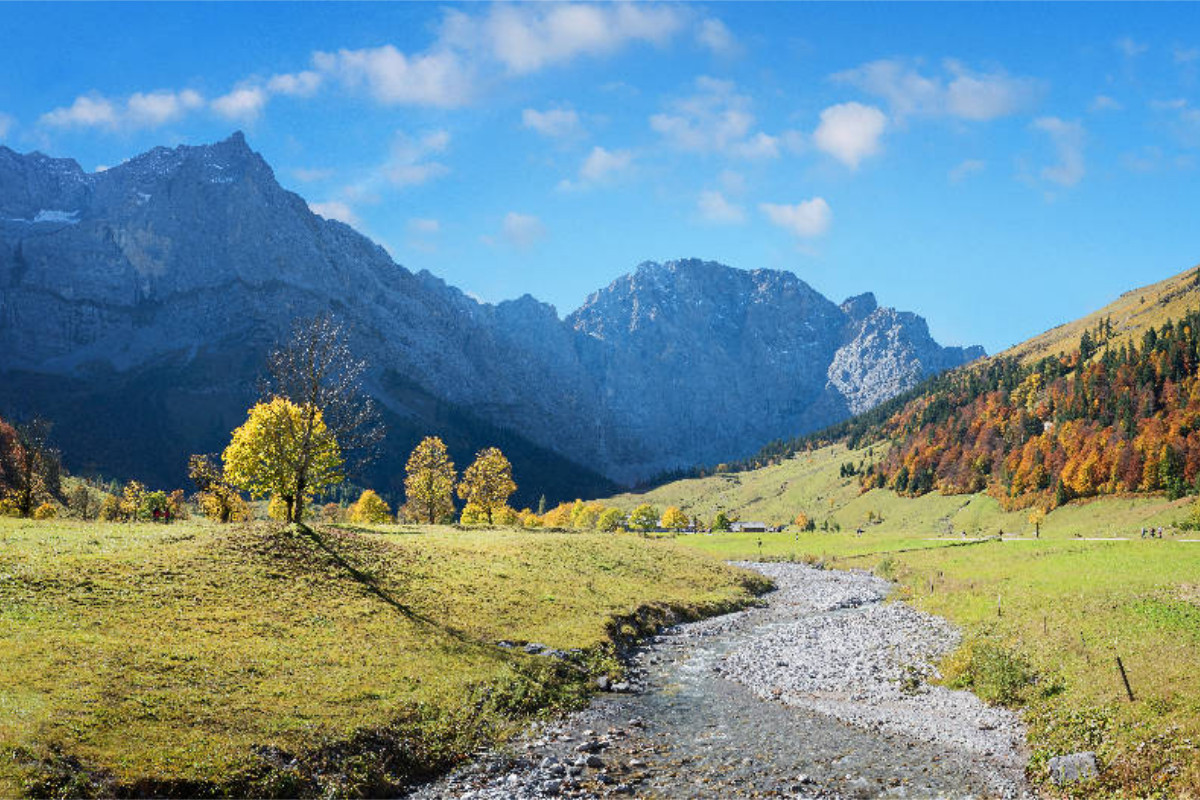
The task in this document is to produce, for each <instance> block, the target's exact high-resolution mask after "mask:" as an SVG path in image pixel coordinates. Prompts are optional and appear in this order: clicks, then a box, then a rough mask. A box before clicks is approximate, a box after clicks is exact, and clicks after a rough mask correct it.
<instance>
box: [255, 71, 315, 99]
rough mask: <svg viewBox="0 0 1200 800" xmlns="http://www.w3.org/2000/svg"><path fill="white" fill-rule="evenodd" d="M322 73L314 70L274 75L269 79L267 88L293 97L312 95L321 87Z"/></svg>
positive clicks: (272, 91)
mask: <svg viewBox="0 0 1200 800" xmlns="http://www.w3.org/2000/svg"><path fill="white" fill-rule="evenodd" d="M321 82H322V78H321V74H320V73H319V72H313V71H312V70H304V71H303V72H293V73H284V74H282V75H274V76H272V77H271V79H270V80H268V81H267V90H268V91H270V92H271V93H272V94H286V95H290V96H292V97H312V96H313V95H314V94H316V93H317V90H318V89H320V88H321Z"/></svg>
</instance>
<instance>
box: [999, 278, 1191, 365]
mask: <svg viewBox="0 0 1200 800" xmlns="http://www.w3.org/2000/svg"><path fill="white" fill-rule="evenodd" d="M1198 270H1200V267H1193V268H1191V269H1188V270H1185V271H1184V272H1181V273H1179V274H1178V275H1172V276H1171V277H1170V278H1167V279H1165V280H1161V281H1159V282H1158V283H1152V284H1150V285H1149V286H1143V287H1141V288H1140V289H1131V290H1129V291H1128V292H1125V293H1124V294H1122V295H1121V296H1120V297H1119V298H1117V299H1116V300H1115V301H1113V302H1112V303H1109V304H1108V305H1106V306H1104V308H1101V309H1099V310H1097V311H1094V312H1092V313H1091V314H1088V315H1086V316H1083V317H1080V318H1079V319H1077V320H1073V321H1071V322H1066V323H1063V324H1062V325H1058V326H1056V327H1054V328H1051V329H1050V330H1048V331H1046V332H1045V333H1042V334H1039V335H1037V336H1034V337H1033V338H1032V339H1028V340H1026V341H1024V342H1022V343H1021V344H1018V345H1015V346H1013V347H1010V348H1009V349H1008V350H1005V351H1004V352H1002V353H998V354H996V356H995V358H1009V357H1013V358H1019V359H1021V360H1022V361H1037V360H1038V359H1040V358H1045V357H1046V356H1053V355H1061V354H1063V353H1068V352H1071V351H1074V350H1077V349H1078V348H1079V340H1080V338H1081V337H1082V336H1083V332H1084V331H1087V330H1092V329H1094V328H1095V327H1096V326H1097V325H1099V324H1100V321H1101V320H1106V319H1107V320H1109V321H1111V323H1112V327H1113V332H1114V334H1115V340H1116V341H1115V342H1114V344H1118V345H1119V344H1120V343H1121V342H1122V341H1131V340H1134V339H1140V338H1141V336H1142V334H1143V333H1145V332H1146V330H1147V329H1148V328H1151V327H1155V328H1156V327H1159V326H1160V325H1162V324H1163V323H1164V322H1166V321H1167V320H1169V319H1176V320H1177V319H1179V318H1181V317H1182V316H1183V315H1184V314H1185V313H1186V312H1187V311H1191V310H1195V309H1197V308H1200V272H1198Z"/></svg>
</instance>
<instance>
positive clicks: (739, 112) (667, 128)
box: [650, 76, 779, 158]
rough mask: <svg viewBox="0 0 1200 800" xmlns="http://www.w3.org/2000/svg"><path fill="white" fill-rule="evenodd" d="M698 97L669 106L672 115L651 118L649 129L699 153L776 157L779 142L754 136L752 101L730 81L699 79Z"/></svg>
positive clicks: (704, 77)
mask: <svg viewBox="0 0 1200 800" xmlns="http://www.w3.org/2000/svg"><path fill="white" fill-rule="evenodd" d="M696 88H697V92H696V94H694V95H692V96H691V97H685V98H683V99H681V100H676V101H674V102H673V103H671V104H670V107H669V108H670V111H669V113H661V114H654V115H653V116H651V117H650V128H651V129H652V130H654V131H655V132H656V133H658V134H659V135H661V136H662V137H663V138H664V139H665V140H666V141H667V143H668V144H669V145H671V146H672V147H674V148H676V149H679V150H687V151H691V152H697V153H723V154H725V155H729V156H735V157H738V158H777V157H778V156H779V139H778V137H774V136H770V135H768V134H766V133H763V132H761V131H760V132H757V133H751V131H752V129H753V127H754V123H755V118H754V114H753V113H751V111H750V106H751V102H750V98H749V97H748V96H747V95H743V94H738V92H737V91H736V87H735V86H734V84H733V83H732V82H731V81H722V80H717V79H715V78H710V77H707V76H701V77H699V78H697V79H696Z"/></svg>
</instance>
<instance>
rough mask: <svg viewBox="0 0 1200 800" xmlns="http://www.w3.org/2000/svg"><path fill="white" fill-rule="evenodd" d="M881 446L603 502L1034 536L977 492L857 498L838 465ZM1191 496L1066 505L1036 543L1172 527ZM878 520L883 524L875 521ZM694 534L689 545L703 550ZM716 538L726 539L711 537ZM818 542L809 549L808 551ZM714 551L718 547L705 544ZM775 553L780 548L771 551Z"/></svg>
mask: <svg viewBox="0 0 1200 800" xmlns="http://www.w3.org/2000/svg"><path fill="white" fill-rule="evenodd" d="M886 448H887V445H886V444H878V445H875V446H873V447H864V448H862V449H860V450H847V448H846V447H845V445H840V444H836V445H831V446H829V447H822V448H820V449H817V450H812V451H810V452H804V453H800V454H798V455H796V456H795V457H793V458H789V459H786V460H784V461H782V462H781V463H779V464H776V465H774V466H770V467H764V468H762V469H757V470H751V471H748V472H737V473H721V474H717V475H710V476H708V477H705V478H689V479H687V480H681V481H675V482H673V483H668V484H665V485H663V486H659V487H657V488H655V489H653V490H651V491H648V492H644V493H636V494H634V493H630V494H621V495H617V496H615V497H612V498H609V499H607V500H604V501H603V502H604V503H606V504H610V505H616V506H619V507H620V508H623V509H625V510H631V509H632V508H634V507H635V506H637V505H640V504H642V503H650V504H652V505H655V506H657V507H658V508H659V510H660V511H661V510H662V509H665V508H666V507H667V506H679V507H681V508H682V509H683V510H684V511H686V512H687V513H688V514H689V515H691V516H698V517H700V519H702V520H704V521H705V522H708V521H711V520H712V518H713V517H714V516H715V515H716V513H717V512H718V511H724V512H726V513H727V514H733V515H736V516H737V518H739V519H742V520H754V521H760V522H765V523H767V524H769V525H784V524H788V523H790V522H792V520H794V519H795V518H796V515H797V514H798V513H800V512H803V513H804V514H806V515H807V516H808V517H809V518H810V519H811V520H813V522H815V523H816V524H817V525H818V526H821V525H823V524H824V523H826V522H830V523H834V522H836V523H837V525H838V527H840V528H841V530H842V532H846V531H847V530H849V531H850V532H851V533H853V532H854V531H857V530H858V528H860V527H861V528H863V530H864V532H869V533H871V534H873V535H874V536H875V537H876V538H874V539H872V542H876V544H873V545H869V546H868V547H877V546H878V544H877V543H878V542H881V541H891V540H892V539H895V542H894V544H895V545H896V546H901V543H902V542H909V543H911V542H916V541H924V540H925V539H927V538H929V537H940V536H948V535H955V536H959V535H961V534H963V533H965V534H967V535H968V536H981V535H983V536H989V535H996V534H999V533H1001V532H1003V533H1005V534H1019V535H1027V536H1032V535H1033V530H1034V526H1033V523H1032V522H1031V521H1030V516H1029V511H1027V510H1026V511H1011V512H1007V511H1004V510H1003V509H1002V508H1001V507H1000V504H999V503H998V502H997V501H996V500H995V499H993V498H991V497H988V496H987V495H984V494H968V495H941V494H938V493H936V492H932V493H929V494H925V495H922V496H921V497H902V496H900V495H897V494H896V493H895V492H892V491H890V490H886V489H874V490H872V491H870V492H867V493H865V494H863V493H862V492H861V491H860V487H859V480H858V477H857V476H850V477H842V476H841V475H840V468H841V466H842V465H843V464H851V465H854V467H855V468H856V469H857V468H858V467H859V465H866V464H869V463H871V462H872V460H874V461H878V460H879V459H880V458H882V456H883V455H884V453H885V452H886ZM1189 502H1190V501H1189V500H1179V501H1169V500H1167V499H1165V498H1162V497H1152V496H1139V497H1107V498H1103V499H1100V500H1097V501H1095V502H1091V503H1086V504H1078V505H1068V506H1064V507H1061V508H1058V509H1056V510H1055V511H1054V512H1053V513H1052V514H1050V515H1049V516H1048V517H1047V518H1046V519H1045V520H1044V521H1043V522H1042V523H1041V535H1042V536H1043V537H1051V538H1054V537H1075V536H1080V537H1106V536H1129V535H1134V536H1140V531H1141V527H1142V526H1143V525H1146V526H1155V527H1157V526H1159V525H1164V526H1165V525H1170V524H1171V523H1173V522H1175V521H1177V520H1179V519H1181V518H1182V517H1184V516H1186V515H1187V508H1188V503H1189ZM880 520H882V522H880ZM709 541H714V540H711V539H710V538H707V537H698V538H697V541H696V542H695V544H697V546H700V547H705V548H708V547H710V545H709V544H706V542H709ZM715 541H724V540H723V539H717V540H715ZM793 541H794V532H788V533H787V534H786V535H782V536H766V537H763V542H764V545H763V546H764V549H765V552H766V554H772V553H773V554H775V555H786V548H785V545H786V544H787V543H790V542H793ZM809 541H811V542H814V543H820V542H826V543H828V546H829V547H854V546H856V545H854V544H853V543H848V544H845V545H841V544H835V542H838V541H841V540H840V539H835V538H832V537H829V536H827V535H824V534H821V533H818V534H814V535H813V538H811V539H809ZM814 546H816V545H814ZM711 547H713V548H714V549H716V550H717V551H718V552H719V551H720V550H721V546H719V545H711ZM772 548H779V549H777V550H773V549H772Z"/></svg>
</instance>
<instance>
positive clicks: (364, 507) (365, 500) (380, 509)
mask: <svg viewBox="0 0 1200 800" xmlns="http://www.w3.org/2000/svg"><path fill="white" fill-rule="evenodd" d="M391 520H392V510H391V509H390V508H388V504H387V503H385V502H384V501H383V498H382V497H380V496H379V495H377V494H376V493H375V491H374V490H373V489H367V490H365V491H364V492H363V493H362V494H361V495H359V497H358V500H356V501H355V502H354V504H353V505H351V506H350V521H351V522H354V523H357V524H360V525H380V524H383V523H386V522H391Z"/></svg>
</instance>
